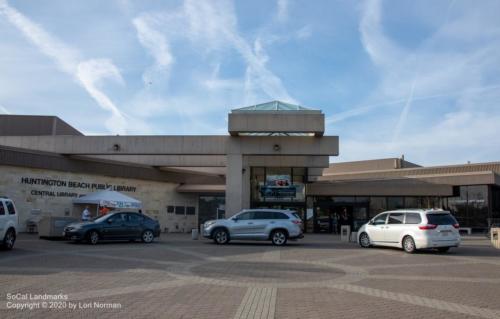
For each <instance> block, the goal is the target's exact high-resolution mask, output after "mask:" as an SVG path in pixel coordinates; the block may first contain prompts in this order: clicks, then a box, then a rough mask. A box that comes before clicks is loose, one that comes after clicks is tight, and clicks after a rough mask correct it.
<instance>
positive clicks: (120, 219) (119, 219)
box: [109, 214, 127, 224]
mask: <svg viewBox="0 0 500 319" xmlns="http://www.w3.org/2000/svg"><path fill="white" fill-rule="evenodd" d="M109 220H111V223H113V224H122V223H124V222H126V221H127V214H114V215H112V216H111V217H110V218H109Z"/></svg>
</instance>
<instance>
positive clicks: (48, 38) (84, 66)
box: [0, 0, 127, 134]
mask: <svg viewBox="0 0 500 319" xmlns="http://www.w3.org/2000/svg"><path fill="white" fill-rule="evenodd" d="M0 15H3V16H4V17H6V18H7V20H8V21H9V22H10V23H11V24H12V25H13V26H15V27H16V28H17V29H19V30H20V31H21V32H22V34H23V35H24V36H25V37H26V38H27V39H28V40H29V41H31V42H32V43H33V44H34V45H35V46H36V47H37V48H38V49H39V50H40V52H42V53H43V54H45V55H47V56H49V57H50V58H52V59H53V60H54V61H55V62H56V64H57V66H58V67H59V69H60V70H61V71H62V72H65V73H67V74H69V75H71V76H72V77H74V79H75V80H76V81H77V82H78V83H79V84H80V85H82V87H83V88H84V89H85V90H86V91H87V92H88V93H89V95H90V96H91V97H92V98H93V99H94V100H95V101H96V102H97V103H98V105H99V106H100V107H101V108H103V109H105V110H107V111H110V112H111V117H110V118H109V120H108V121H107V123H106V124H107V125H106V127H107V128H108V130H109V131H110V132H112V133H117V134H125V133H126V125H127V122H126V120H125V116H124V115H123V114H122V112H121V111H120V110H119V109H118V107H117V106H116V105H115V104H114V103H113V102H112V101H111V99H110V98H109V97H108V96H107V95H106V94H105V93H104V92H103V91H102V90H100V89H99V88H98V86H99V83H100V82H101V81H102V80H103V79H106V78H111V79H114V80H118V81H119V82H122V79H121V76H120V73H119V71H118V69H117V68H116V67H115V66H114V65H113V64H112V63H111V61H109V60H102V59H97V60H96V59H91V60H84V59H82V57H81V54H80V53H79V52H78V51H77V50H75V49H73V48H71V47H69V46H68V45H66V44H65V43H63V42H62V41H60V40H59V39H57V38H56V37H54V36H53V35H51V34H50V33H48V32H47V31H45V30H44V29H43V27H42V26H40V25H38V24H36V23H34V22H33V21H31V20H30V19H29V18H27V17H26V16H24V15H23V14H22V13H20V12H19V11H17V10H16V9H15V8H12V7H11V6H9V4H8V3H7V1H6V0H0Z"/></svg>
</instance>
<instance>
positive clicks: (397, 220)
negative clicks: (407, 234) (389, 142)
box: [388, 213, 404, 224]
mask: <svg viewBox="0 0 500 319" xmlns="http://www.w3.org/2000/svg"><path fill="white" fill-rule="evenodd" d="M403 220H404V214H403V213H391V214H389V221H388V224H402V223H403Z"/></svg>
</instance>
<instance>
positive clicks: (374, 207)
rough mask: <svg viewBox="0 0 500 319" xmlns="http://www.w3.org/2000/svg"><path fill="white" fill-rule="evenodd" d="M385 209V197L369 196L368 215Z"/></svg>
mask: <svg viewBox="0 0 500 319" xmlns="http://www.w3.org/2000/svg"><path fill="white" fill-rule="evenodd" d="M385 210H387V202H386V197H370V217H373V216H375V215H377V214H378V213H381V212H383V211H385Z"/></svg>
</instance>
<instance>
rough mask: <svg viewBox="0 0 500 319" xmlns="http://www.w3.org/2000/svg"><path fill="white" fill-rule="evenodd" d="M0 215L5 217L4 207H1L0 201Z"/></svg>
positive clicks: (0, 202)
mask: <svg viewBox="0 0 500 319" xmlns="http://www.w3.org/2000/svg"><path fill="white" fill-rule="evenodd" d="M0 215H5V207H3V202H2V201H0Z"/></svg>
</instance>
